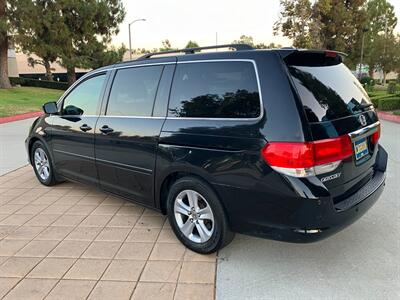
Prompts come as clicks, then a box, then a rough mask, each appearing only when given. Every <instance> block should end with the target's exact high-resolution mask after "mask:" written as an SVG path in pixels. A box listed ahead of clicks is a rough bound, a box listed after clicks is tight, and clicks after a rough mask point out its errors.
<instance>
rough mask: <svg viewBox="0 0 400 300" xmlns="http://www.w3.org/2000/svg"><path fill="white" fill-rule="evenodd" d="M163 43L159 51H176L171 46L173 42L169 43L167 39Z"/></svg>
mask: <svg viewBox="0 0 400 300" xmlns="http://www.w3.org/2000/svg"><path fill="white" fill-rule="evenodd" d="M161 43H162V47H161V48H160V49H159V51H160V52H161V51H168V50H175V49H174V48H172V46H171V42H170V41H169V39H165V40H163V41H161Z"/></svg>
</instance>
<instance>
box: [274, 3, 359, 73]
mask: <svg viewBox="0 0 400 300" xmlns="http://www.w3.org/2000/svg"><path fill="white" fill-rule="evenodd" d="M365 2H366V0H316V1H314V2H313V3H311V1H310V0H293V1H290V0H281V6H282V11H281V13H280V18H279V20H278V21H277V22H276V23H275V26H274V33H275V34H277V33H279V32H282V33H283V35H284V36H286V37H289V38H291V39H293V45H294V46H295V47H299V48H317V49H321V48H322V49H329V50H338V51H342V52H346V53H348V54H349V58H348V60H346V61H347V62H348V63H350V64H351V65H354V64H355V62H356V61H358V58H359V53H360V45H361V39H362V30H363V27H364V24H365V22H366V10H365Z"/></svg>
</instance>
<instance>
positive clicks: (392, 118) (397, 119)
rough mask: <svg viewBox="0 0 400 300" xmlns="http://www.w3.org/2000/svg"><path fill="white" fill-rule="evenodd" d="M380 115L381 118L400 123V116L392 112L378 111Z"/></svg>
mask: <svg viewBox="0 0 400 300" xmlns="http://www.w3.org/2000/svg"><path fill="white" fill-rule="evenodd" d="M378 117H379V119H382V120H386V121H391V122H394V123H398V124H400V116H396V115H393V114H391V113H387V112H383V111H378Z"/></svg>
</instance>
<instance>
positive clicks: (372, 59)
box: [364, 0, 397, 77]
mask: <svg viewBox="0 0 400 300" xmlns="http://www.w3.org/2000/svg"><path fill="white" fill-rule="evenodd" d="M367 16H368V17H367V19H368V22H367V23H366V25H365V26H366V28H367V29H368V31H367V33H366V34H365V47H364V53H365V62H366V63H367V64H368V65H369V73H370V74H369V75H370V77H372V75H373V72H374V70H375V69H376V68H377V67H380V68H382V65H387V64H386V63H385V62H384V61H382V60H385V59H384V55H383V54H384V53H386V50H388V51H389V52H390V50H391V47H393V46H394V45H393V40H394V39H395V36H394V34H393V32H394V29H395V27H396V25H397V18H396V15H395V13H394V7H393V5H391V4H390V3H388V2H387V1H386V0H370V1H368V3H367ZM394 43H395V42H394ZM387 54H390V53H387ZM392 54H393V53H392ZM389 56H390V55H389ZM389 56H388V57H389ZM389 64H390V63H389ZM384 76H385V75H384Z"/></svg>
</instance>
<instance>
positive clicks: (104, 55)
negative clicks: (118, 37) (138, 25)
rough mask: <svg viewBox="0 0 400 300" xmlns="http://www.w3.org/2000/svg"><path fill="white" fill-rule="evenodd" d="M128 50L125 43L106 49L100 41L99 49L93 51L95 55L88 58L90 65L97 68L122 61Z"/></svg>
mask: <svg viewBox="0 0 400 300" xmlns="http://www.w3.org/2000/svg"><path fill="white" fill-rule="evenodd" d="M126 51H127V49H126V47H125V46H124V45H122V46H121V47H119V48H115V47H111V48H109V49H105V48H104V45H103V44H101V43H99V45H98V49H97V50H95V51H94V52H93V56H92V57H89V58H88V65H89V67H90V68H92V69H97V68H100V67H102V66H107V65H112V64H115V63H117V62H121V61H122V59H123V57H124V54H125V52H126Z"/></svg>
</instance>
